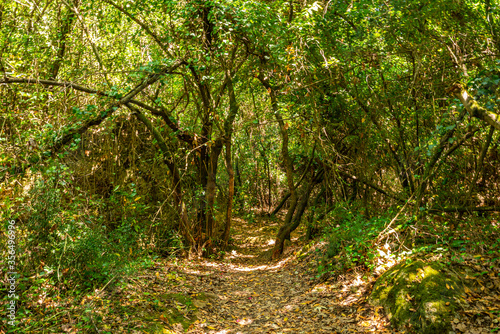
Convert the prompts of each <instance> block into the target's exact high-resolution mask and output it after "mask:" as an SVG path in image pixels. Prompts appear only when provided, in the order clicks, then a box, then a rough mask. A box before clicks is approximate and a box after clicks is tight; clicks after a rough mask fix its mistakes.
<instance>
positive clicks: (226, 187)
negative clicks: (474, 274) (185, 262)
mask: <svg viewBox="0 0 500 334" xmlns="http://www.w3.org/2000/svg"><path fill="white" fill-rule="evenodd" d="M499 54H500V4H498V2H497V1H491V0H485V1H477V0H453V1H452V0H439V1H434V0H432V1H431V0H427V1H416V0H391V1H381V0H379V1H365V0H353V1H346V0H334V1H331V0H330V1H326V0H325V1H314V2H313V1H307V0H306V1H291V0H290V1H264V0H262V1H245V0H239V1H225V0H217V1H207V0H186V1H169V0H148V1H127V0H123V1H122V0H100V1H97V0H56V1H49V0H41V1H38V2H30V1H24V0H21V1H9V0H0V74H1V77H0V203H1V211H0V215H1V217H2V226H3V227H4V228H3V229H2V231H3V233H5V234H4V236H6V235H7V232H6V231H7V228H8V225H9V221H11V220H14V221H15V222H16V226H17V244H16V247H17V260H16V263H17V264H16V265H17V271H18V272H19V273H21V272H22V273H23V275H22V276H23V277H26V278H27V277H34V275H35V276H36V275H37V274H40V273H44V275H43V279H44V280H48V281H50V282H51V284H54V285H55V286H58V289H61V291H67V292H70V291H74V290H75V289H76V290H78V291H80V290H82V291H85V290H90V289H95V288H98V287H102V286H104V285H105V284H107V283H109V281H110V280H111V279H113V278H114V277H117V276H119V275H122V274H125V273H126V272H127V271H129V270H133V269H134V268H136V267H137V266H140V265H144V263H146V262H147V261H149V260H148V259H151V257H155V256H160V257H168V256H187V257H193V256H204V257H212V258H215V257H218V258H223V257H224V255H225V254H226V252H227V251H228V250H229V249H230V248H231V245H232V241H233V240H232V224H234V222H233V220H234V217H235V216H238V217H241V218H243V219H245V220H247V221H248V222H252V221H254V220H256V219H260V218H259V217H263V216H270V217H269V218H268V219H270V220H272V219H275V218H273V217H276V216H278V217H282V218H283V221H282V222H280V224H281V227H280V228H279V230H277V231H276V233H275V243H274V248H273V250H272V254H270V256H271V258H273V259H277V258H279V257H280V256H281V255H282V253H283V252H284V249H285V245H286V243H285V241H286V240H287V239H290V237H291V234H293V232H294V231H296V230H297V228H299V227H302V226H305V230H306V233H305V234H306V235H305V236H304V237H305V238H307V239H312V238H315V237H321V236H324V237H325V238H326V239H328V241H329V246H328V247H327V250H326V254H325V260H324V261H323V262H322V264H321V265H320V268H319V269H320V275H323V274H325V273H329V272H332V271H335V270H336V271H341V270H347V269H349V268H354V267H357V268H364V269H368V270H373V269H374V268H375V267H376V264H377V257H378V256H380V254H381V253H380V251H379V250H381V249H385V250H386V251H387V250H389V251H387V252H386V253H384V254H389V253H391V252H393V253H398V254H399V255H398V256H402V257H404V256H408V255H411V254H416V253H419V252H434V251H436V250H438V251H439V252H452V253H451V255H452V256H453V259H456V260H459V259H461V258H462V259H463V258H464V256H465V254H466V253H467V252H469V253H473V254H474V253H477V252H481V253H482V254H489V255H490V256H492V257H494V258H496V257H498V253H497V251H498V242H500V239H497V234H496V233H497V225H496V224H497V217H498V216H497V214H496V212H498V211H500V197H499V194H500V189H499V184H500V182H499V181H500V180H499V178H500V175H499V174H498V166H499V165H498V157H499V155H500V147H499V143H500V138H499V135H498V131H496V130H500V120H499V118H498V117H499V115H498V113H497V105H498V102H499V99H500V96H499V95H498V93H499V85H500V58H499V57H498V56H499ZM478 231H483V232H484V233H483V232H482V233H478ZM5 240H7V239H5ZM384 247H385V248H384ZM2 250H3V251H4V253H3V254H7V246H6V243H5V244H4V243H2ZM339 257H342V258H343V259H344V261H338V262H335V261H333V260H332V259H335V258H339ZM6 258H7V255H5V256H4V259H6ZM4 259H2V261H5V260H4ZM141 263H142V264H141ZM5 270H7V269H5ZM37 277H38V276H37ZM31 284H35V285H36V284H38V283H33V281H29V280H26V282H24V281H21V283H20V287H19V289H20V290H19V291H28V289H29V288H30V285H31Z"/></svg>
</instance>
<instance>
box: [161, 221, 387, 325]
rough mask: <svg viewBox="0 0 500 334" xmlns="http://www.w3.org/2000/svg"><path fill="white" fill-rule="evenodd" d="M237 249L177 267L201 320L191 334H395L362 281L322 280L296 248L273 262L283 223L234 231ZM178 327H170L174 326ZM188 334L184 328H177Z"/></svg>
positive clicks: (238, 226)
mask: <svg viewBox="0 0 500 334" xmlns="http://www.w3.org/2000/svg"><path fill="white" fill-rule="evenodd" d="M234 225H235V233H234V235H233V238H234V247H233V250H232V251H230V253H229V254H227V255H226V256H225V258H224V259H223V260H218V261H211V260H205V261H200V262H189V261H183V262H180V263H178V264H177V265H175V266H174V265H170V267H169V270H170V271H175V272H177V273H179V274H180V275H183V276H184V277H185V278H186V281H185V283H184V284H183V285H182V287H180V286H179V287H178V288H179V290H178V291H179V292H181V291H182V292H183V293H184V294H188V295H191V296H194V298H196V296H204V297H205V298H204V300H194V302H193V303H194V304H195V306H197V310H196V312H195V315H196V318H197V319H198V320H197V321H195V322H194V323H193V324H191V325H190V327H189V328H188V329H187V332H188V333H221V334H222V333H224V334H225V333H361V332H377V333H389V332H390V330H389V329H387V322H386V321H385V320H384V318H383V317H382V316H381V315H379V314H378V313H377V310H374V309H373V308H371V307H370V306H369V305H367V304H366V303H365V302H364V299H365V297H366V296H365V294H364V292H365V289H366V287H367V285H366V284H365V283H363V282H362V280H360V279H359V278H358V279H357V280H356V277H349V278H344V279H343V280H338V279H336V278H333V277H331V278H330V279H328V280H324V281H323V282H321V283H319V282H318V280H317V279H316V278H315V276H314V275H315V274H316V273H317V272H316V269H315V266H314V261H313V257H314V252H312V253H313V254H311V255H308V256H305V257H303V259H302V260H297V257H296V256H295V253H296V252H297V250H299V249H300V247H301V246H303V245H301V244H300V242H299V241H298V240H292V245H291V246H290V247H289V248H288V251H287V253H286V254H285V256H284V257H283V258H282V259H281V261H276V262H270V261H269V260H267V257H266V256H263V254H264V255H265V254H268V253H269V250H270V249H271V248H272V246H273V240H274V236H275V231H276V228H277V223H270V222H262V221H261V222H260V223H253V224H249V223H247V222H246V221H244V220H241V219H237V220H236V221H235V223H234ZM169 327H170V326H169ZM170 329H171V330H175V331H181V327H180V325H177V327H170Z"/></svg>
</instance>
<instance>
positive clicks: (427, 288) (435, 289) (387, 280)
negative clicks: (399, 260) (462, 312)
mask: <svg viewBox="0 0 500 334" xmlns="http://www.w3.org/2000/svg"><path fill="white" fill-rule="evenodd" d="M463 298H464V292H463V286H462V284H461V280H460V278H459V277H457V276H456V275H455V274H454V273H451V272H449V271H447V270H446V268H445V267H444V266H443V265H441V264H440V263H438V262H434V263H425V262H423V261H416V262H413V263H410V264H399V265H397V266H395V267H393V268H391V269H389V270H388V271H387V272H386V273H385V274H384V275H382V276H381V277H380V278H379V279H378V281H377V283H376V284H375V287H374V289H373V292H372V295H371V297H370V299H371V301H372V303H373V304H375V305H379V306H383V307H384V309H385V311H386V313H387V316H388V318H389V319H390V321H391V323H392V325H393V326H395V327H397V328H403V327H407V328H413V330H415V331H417V332H418V333H424V334H425V333H446V332H447V331H449V330H451V320H452V317H453V314H454V313H455V311H456V310H457V309H458V307H459V305H460V302H461V300H463Z"/></svg>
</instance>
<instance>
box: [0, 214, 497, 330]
mask: <svg viewBox="0 0 500 334" xmlns="http://www.w3.org/2000/svg"><path fill="white" fill-rule="evenodd" d="M280 223H281V222H279V221H268V220H266V219H265V218H264V219H257V220H256V221H253V222H248V221H246V220H243V219H240V218H235V219H234V223H233V231H232V242H231V248H230V250H229V251H228V252H227V253H225V254H218V256H217V257H213V258H209V259H197V260H192V259H191V260H189V259H176V258H158V259H156V260H154V262H148V265H145V266H143V268H142V269H140V270H139V271H137V272H136V273H135V274H134V275H128V276H125V277H122V278H120V279H119V280H118V279H116V280H115V281H114V282H110V284H109V285H106V286H105V287H104V288H103V289H101V290H96V291H94V292H91V293H90V294H87V295H85V296H83V295H81V294H76V295H74V298H70V297H69V296H66V297H62V298H60V297H59V296H58V295H57V294H50V293H39V294H36V295H33V296H32V297H33V298H31V300H29V301H26V304H27V305H26V306H27V308H28V309H30V310H31V315H30V316H28V317H26V318H25V319H23V323H22V327H20V329H21V328H22V330H21V331H19V332H22V333H106V334H108V333H132V334H139V333H166V334H174V333H175V334H177V333H191V334H194V333H214V334H215V333H217V334H229V333H231V334H238V333H249V334H250V333H275V334H278V333H297V334H300V333H304V334H306V333H314V334H317V333H318V334H319V333H363V332H371V333H398V332H397V331H395V330H394V329H392V328H391V327H390V325H389V322H388V320H387V319H386V317H385V316H384V312H383V309H382V308H380V307H374V306H371V305H370V304H369V303H368V302H367V299H368V297H369V294H370V293H371V290H372V288H373V284H374V281H375V278H374V277H373V275H371V274H370V273H368V272H362V271H359V272H356V271H354V270H353V271H350V272H348V273H345V274H343V275H336V276H333V275H318V266H319V263H320V262H321V260H322V257H323V254H324V253H325V249H324V248H325V247H326V244H325V243H323V242H321V241H318V240H316V241H311V242H309V243H306V242H305V241H304V240H303V239H299V238H297V237H295V238H292V241H291V243H290V244H288V246H287V248H286V251H285V254H284V255H283V256H282V257H281V259H279V260H278V261H270V260H269V257H270V256H269V255H270V253H271V249H272V247H273V243H274V238H275V235H276V231H277V229H278V228H279V224H280ZM304 232H305V231H297V232H295V233H294V235H304V234H305V233H304ZM485 261H486V259H483V258H482V257H481V256H480V257H477V256H476V257H473V256H470V259H468V260H467V261H466V263H465V264H466V265H467V268H469V269H470V270H474V271H475V274H473V273H472V272H469V275H470V276H472V277H466V280H465V281H471V283H468V284H467V286H468V287H469V288H470V289H469V288H466V293H467V296H466V297H467V300H468V302H469V303H470V305H469V306H468V307H467V309H465V310H463V311H461V315H460V316H458V318H455V319H454V323H453V327H454V329H455V330H456V332H457V333H458V332H460V333H489V332H496V330H498V325H497V323H498V322H499V321H500V317H499V314H500V313H499V312H500V298H499V297H498V296H499V295H500V279H499V278H498V277H499V276H500V269H498V267H497V266H495V267H494V269H495V270H491V266H490V265H489V264H488V265H487V264H486V262H485ZM483 262H485V263H483ZM465 264H463V265H465ZM453 266H454V268H455V269H456V270H459V271H461V270H460V267H458V266H456V265H453ZM488 266H489V267H488ZM488 268H490V269H488ZM467 278H468V279H467ZM28 304H29V305H28ZM459 319H460V320H459ZM0 333H4V332H3V331H2V329H1V326H0Z"/></svg>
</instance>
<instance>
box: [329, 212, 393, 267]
mask: <svg viewBox="0 0 500 334" xmlns="http://www.w3.org/2000/svg"><path fill="white" fill-rule="evenodd" d="M327 220H328V221H330V220H332V221H331V222H330V227H329V228H327V229H326V230H325V232H324V234H325V236H324V238H325V240H326V242H327V246H326V251H325V254H324V255H325V259H324V261H323V264H322V265H321V267H320V268H319V271H320V274H321V273H322V272H326V271H329V270H339V271H342V270H348V269H352V268H354V267H361V268H367V269H370V270H373V269H374V268H375V265H376V262H375V260H376V258H377V257H378V256H379V253H378V245H376V244H375V240H376V238H377V237H378V235H379V234H380V233H381V232H382V231H383V230H384V228H385V226H386V225H387V224H388V223H389V222H390V220H391V218H390V212H388V213H387V214H386V215H383V216H379V217H372V218H370V219H366V217H364V216H363V215H361V214H359V213H355V212H353V211H351V210H350V209H349V206H348V205H345V206H342V205H339V206H338V207H337V209H335V210H334V211H333V212H332V213H331V214H330V215H329V218H327ZM396 228H398V227H396Z"/></svg>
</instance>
